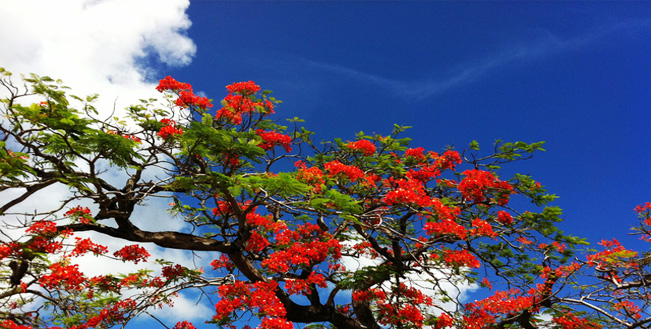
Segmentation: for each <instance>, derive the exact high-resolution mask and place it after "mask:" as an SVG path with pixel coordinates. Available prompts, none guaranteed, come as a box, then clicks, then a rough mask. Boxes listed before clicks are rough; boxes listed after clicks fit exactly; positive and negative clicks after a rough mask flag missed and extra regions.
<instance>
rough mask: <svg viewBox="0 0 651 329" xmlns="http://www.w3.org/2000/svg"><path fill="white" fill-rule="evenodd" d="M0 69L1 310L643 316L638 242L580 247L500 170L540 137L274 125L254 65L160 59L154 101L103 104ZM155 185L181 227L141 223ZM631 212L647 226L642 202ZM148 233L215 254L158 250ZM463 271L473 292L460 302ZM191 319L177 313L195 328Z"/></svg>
mask: <svg viewBox="0 0 651 329" xmlns="http://www.w3.org/2000/svg"><path fill="white" fill-rule="evenodd" d="M1 72H2V79H1V81H0V84H1V86H2V87H3V88H4V94H5V95H7V96H6V97H5V98H4V99H2V109H1V110H2V118H1V120H2V121H1V125H0V136H1V137H2V140H1V141H0V173H1V179H0V193H2V194H0V195H2V198H0V199H1V201H0V215H1V216H2V219H3V223H4V226H3V227H2V243H1V244H0V261H1V264H0V276H1V277H2V279H3V281H2V282H3V285H2V286H0V289H1V290H0V321H2V322H0V326H1V327H6V328H54V327H60V328H108V327H113V326H122V325H125V324H126V323H127V322H128V321H129V320H131V319H133V318H135V317H137V316H140V315H143V314H149V312H150V311H151V310H152V309H155V308H157V307H161V305H163V304H171V303H172V302H173V300H174V296H175V295H176V294H177V293H179V292H182V291H184V290H191V291H195V292H197V293H199V294H201V295H202V296H205V297H208V298H209V300H212V301H213V304H214V309H215V311H214V313H213V314H210V315H207V316H206V319H205V320H206V322H207V323H213V324H214V325H216V326H220V327H224V326H226V327H231V328H234V327H240V326H248V325H251V326H257V327H259V328H283V329H284V328H287V329H289V328H293V327H295V326H298V325H308V324H309V325H310V326H312V327H334V328H339V329H379V328H389V327H390V328H422V327H427V328H527V329H530V328H602V327H603V328H615V327H618V328H619V327H621V328H649V326H650V323H651V317H649V300H650V298H649V297H650V294H649V292H648V291H647V287H649V284H650V283H651V274H649V272H648V264H649V259H651V258H650V257H649V255H648V254H645V253H638V252H635V251H632V250H629V249H626V248H625V247H623V246H622V245H621V244H620V243H619V242H618V241H616V240H612V241H606V240H604V241H602V242H601V246H600V249H599V250H592V251H589V252H588V253H584V254H580V253H577V250H579V248H580V247H581V246H582V245H585V244H586V243H585V242H584V241H583V240H582V239H579V238H577V237H573V236H570V235H566V234H564V233H563V232H561V231H559V230H558V229H557V228H556V224H557V223H558V222H559V221H560V218H559V216H560V214H561V212H560V210H559V209H558V208H557V207H553V206H548V205H547V204H548V203H549V202H550V201H553V199H554V198H555V197H554V196H553V195H549V194H547V193H546V190H545V189H544V187H543V186H542V185H541V184H540V183H538V182H536V181H535V180H534V179H533V178H531V177H529V176H525V175H520V174H516V175H514V176H513V177H503V176H502V175H500V167H501V166H503V165H507V164H508V163H510V162H513V161H517V160H523V159H528V158H530V157H531V156H532V154H533V153H534V152H536V151H539V150H542V142H538V143H531V144H528V143H524V142H515V143H504V142H497V143H496V144H494V145H492V146H491V147H490V148H489V149H488V150H481V151H480V149H479V145H478V144H477V143H476V142H472V143H471V144H470V146H469V148H468V149H467V150H466V151H463V152H458V151H456V150H453V149H443V150H439V151H438V152H435V151H432V150H426V149H424V148H422V147H411V146H410V145H409V139H408V138H405V137H403V135H404V130H405V129H406V128H407V127H401V126H395V127H394V129H393V131H392V132H391V133H390V134H387V135H379V134H376V135H366V134H363V133H359V134H358V135H357V136H356V138H355V140H350V141H343V140H341V139H335V140H333V141H322V142H316V141H314V140H313V133H312V132H311V131H309V130H307V129H306V128H305V127H303V126H302V122H303V121H302V120H300V119H298V118H294V119H290V120H288V121H289V124H288V126H282V125H280V124H279V123H278V122H279V121H277V120H275V119H274V117H273V114H274V112H275V110H276V108H275V107H276V105H277V104H278V103H279V102H278V101H277V100H275V99H274V98H273V97H271V96H270V92H268V91H261V88H260V87H259V86H257V85H256V84H255V83H253V82H251V81H249V82H239V83H233V84H231V85H229V86H227V87H226V89H227V91H228V95H227V96H226V97H225V98H224V99H223V100H222V101H221V103H220V104H219V105H217V106H215V105H216V104H214V103H213V102H212V100H210V99H207V98H206V97H201V96H197V95H195V94H194V93H193V90H192V86H191V85H189V84H187V83H182V82H179V81H176V80H174V79H173V78H171V77H167V78H165V79H163V80H161V81H160V84H159V85H158V87H157V89H158V91H160V92H161V93H162V101H156V100H147V101H143V102H142V103H141V104H139V105H134V106H131V107H129V108H128V109H127V111H126V113H127V114H126V115H125V116H124V117H121V118H111V119H109V120H105V119H101V118H99V111H97V110H96V109H95V107H94V105H93V101H94V100H95V98H96V96H92V97H87V98H80V97H76V96H72V95H69V94H68V93H67V92H68V91H67V89H66V88H65V87H63V86H62V85H61V84H60V82H58V81H54V80H53V79H51V78H48V77H39V76H36V75H32V76H30V77H27V78H23V79H22V81H20V82H16V79H14V78H12V76H11V74H10V73H8V72H6V71H4V70H1ZM116 172H118V173H119V175H121V176H119V175H118V176H119V177H120V178H115V173H116ZM111 173H113V175H109V174H111ZM111 177H112V178H111ZM55 186H59V187H61V186H65V188H66V190H69V193H68V194H67V195H62V196H50V197H51V198H55V197H60V198H61V199H62V200H61V202H60V203H59V204H58V206H56V207H54V209H37V210H36V212H34V211H31V212H25V211H22V210H20V209H21V208H20V206H21V205H22V204H24V203H26V202H29V201H30V200H33V198H34V197H35V195H36V194H37V193H38V192H44V191H47V190H48V188H52V187H55ZM154 198H163V199H167V200H168V201H169V205H170V206H169V209H168V210H169V212H170V213H171V214H172V215H174V217H173V218H174V220H175V221H179V222H180V223H183V225H184V229H183V230H179V231H148V230H145V229H142V228H140V227H138V225H136V223H135V221H134V218H133V212H134V209H136V207H137V206H139V205H143V204H146V202H147V201H149V200H153V199H154ZM527 200H528V201H529V202H528V203H525V202H523V201H527ZM166 203H167V202H166ZM515 204H518V205H520V206H515ZM82 205H86V206H89V207H90V208H93V209H94V210H93V211H91V210H90V208H88V207H85V206H82ZM636 210H637V211H638V212H639V213H640V225H639V226H637V227H636V232H637V233H639V234H640V236H641V238H642V239H646V240H647V241H648V240H650V238H649V225H650V224H651V219H649V210H651V204H648V203H647V204H644V205H641V206H640V207H638V208H637V209H636ZM145 220H148V221H156V220H160V219H159V218H145ZM79 232H86V233H82V234H79ZM88 232H92V234H90V235H89V234H88ZM80 235H81V236H80ZM88 236H91V237H101V236H109V237H112V238H115V239H119V241H122V247H120V248H119V249H115V250H109V248H108V247H107V246H105V245H102V244H100V243H98V242H97V241H93V239H92V238H89V237H88ZM95 240H96V239H95ZM142 243H151V244H155V245H156V246H157V248H169V249H180V250H185V251H191V252H193V253H194V254H195V255H198V256H201V255H204V260H205V258H206V257H207V256H205V255H209V256H210V257H211V258H210V260H211V262H209V265H208V262H205V264H204V266H205V267H203V268H189V267H186V266H182V265H180V264H175V263H173V262H171V261H170V260H164V259H158V260H153V259H151V256H150V254H149V251H151V249H150V250H149V251H148V250H147V249H145V248H144V247H143V246H142V245H141V244H142ZM90 254H93V255H95V256H97V257H105V258H107V259H113V261H123V262H131V263H136V264H141V265H142V264H145V262H147V263H146V264H147V268H146V269H144V268H143V270H140V271H136V272H133V273H126V274H117V273H104V274H101V275H96V276H90V275H86V274H84V273H83V272H82V271H81V270H80V267H79V264H78V263H79V258H78V257H80V256H82V255H90ZM468 286H471V287H474V288H476V289H479V290H478V291H476V292H475V293H477V294H479V295H480V296H481V298H480V299H479V300H476V301H474V302H472V303H465V302H464V301H463V300H462V298H461V297H462V295H461V294H460V293H459V292H460V291H461V290H462V289H463V287H468ZM186 320H187V319H178V323H176V325H175V326H174V327H175V328H177V329H180V328H194V326H193V324H192V323H190V322H188V321H186ZM161 325H162V326H166V327H167V325H166V324H164V323H163V322H162V321H161ZM168 328H169V327H168Z"/></svg>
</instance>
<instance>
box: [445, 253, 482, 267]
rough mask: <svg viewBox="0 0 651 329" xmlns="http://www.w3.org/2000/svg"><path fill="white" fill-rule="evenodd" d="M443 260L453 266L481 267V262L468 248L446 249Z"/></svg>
mask: <svg viewBox="0 0 651 329" xmlns="http://www.w3.org/2000/svg"><path fill="white" fill-rule="evenodd" d="M443 260H444V261H445V262H446V263H447V264H448V265H452V266H466V267H470V268H479V267H481V264H480V263H479V261H478V260H477V258H475V256H473V255H472V254H471V253H469V252H468V250H445V251H444V256H443Z"/></svg>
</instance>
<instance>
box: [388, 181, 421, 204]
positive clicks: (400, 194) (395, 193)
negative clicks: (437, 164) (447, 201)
mask: <svg viewBox="0 0 651 329" xmlns="http://www.w3.org/2000/svg"><path fill="white" fill-rule="evenodd" d="M385 184H386V185H389V186H395V185H398V186H397V187H396V188H394V189H393V190H391V191H389V192H388V193H387V194H386V195H385V196H384V198H382V202H384V203H386V204H387V205H389V206H391V205H394V204H400V203H405V204H408V203H415V204H417V205H419V206H421V207H427V206H429V205H431V204H432V199H431V198H430V197H429V196H427V194H426V193H425V187H424V186H423V183H422V182H421V181H418V180H413V179H398V180H394V179H393V177H391V178H389V179H388V180H385Z"/></svg>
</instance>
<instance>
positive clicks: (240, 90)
mask: <svg viewBox="0 0 651 329" xmlns="http://www.w3.org/2000/svg"><path fill="white" fill-rule="evenodd" d="M226 89H227V90H228V92H229V93H231V94H240V95H244V96H248V95H253V94H255V93H257V92H258V91H260V86H258V85H256V84H255V82H253V81H249V82H233V83H232V84H230V85H228V86H226Z"/></svg>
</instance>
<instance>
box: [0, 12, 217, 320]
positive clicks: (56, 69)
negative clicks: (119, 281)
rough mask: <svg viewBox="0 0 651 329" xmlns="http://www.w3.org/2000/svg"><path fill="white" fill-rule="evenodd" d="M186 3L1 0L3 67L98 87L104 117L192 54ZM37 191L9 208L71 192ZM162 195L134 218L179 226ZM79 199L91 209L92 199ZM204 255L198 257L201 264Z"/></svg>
mask: <svg viewBox="0 0 651 329" xmlns="http://www.w3.org/2000/svg"><path fill="white" fill-rule="evenodd" d="M189 5H190V3H189V1H188V0H138V1H131V0H65V1H51V0H8V1H4V2H3V4H2V6H0V16H1V17H2V20H0V44H2V47H0V67H4V68H5V69H6V70H7V71H10V72H12V73H14V74H15V75H19V74H24V75H28V74H30V73H35V74H38V75H41V76H45V75H47V76H50V77H52V78H55V79H61V80H63V82H64V84H65V85H67V86H69V87H71V88H72V92H71V93H73V94H75V95H78V96H85V95H90V94H94V93H98V94H99V95H100V98H99V100H98V102H97V103H96V104H95V106H96V108H97V110H98V111H99V112H100V117H107V116H108V115H110V114H111V113H112V112H113V111H114V109H115V110H117V113H120V110H121V109H122V108H124V107H126V106H128V105H130V104H133V103H137V102H138V100H139V99H146V98H150V97H153V98H155V97H159V94H158V93H157V92H156V91H155V89H154V87H155V86H156V84H157V81H156V82H152V81H151V80H152V77H156V78H158V76H159V73H157V72H156V70H155V67H161V66H163V67H164V66H167V67H176V66H183V65H187V64H189V63H190V62H191V60H192V57H193V56H194V54H195V52H196V46H195V44H194V42H193V41H192V40H191V39H189V38H188V37H187V36H186V31H187V30H188V28H189V27H190V25H191V22H190V20H189V18H188V16H187V15H186V13H185V12H186V10H187V8H188V6H189ZM14 81H16V82H17V81H19V79H18V78H16V79H14ZM106 175H107V176H109V179H112V180H115V181H116V184H118V185H119V184H120V183H121V182H122V181H123V180H124V173H119V172H116V171H114V170H113V171H109V172H107V173H106ZM19 192H20V191H5V192H3V194H0V198H7V199H11V198H12V197H15V195H13V194H15V193H19ZM37 194H38V195H36V196H35V197H32V198H29V199H28V200H26V201H25V202H23V203H21V204H20V205H19V206H17V207H14V208H12V209H10V211H11V212H14V213H16V212H22V211H24V212H27V213H33V212H36V211H38V210H49V209H55V208H56V207H58V206H59V205H60V202H61V200H62V199H64V198H65V197H66V195H68V194H69V192H68V190H67V188H65V187H64V186H61V185H55V186H53V187H50V188H48V189H47V190H44V191H41V192H39V193H37ZM167 202H168V201H167V200H164V199H156V200H150V202H148V209H144V208H142V207H141V208H139V209H137V210H136V212H135V213H134V217H136V218H135V219H136V220H135V221H136V222H137V225H139V226H140V227H141V228H143V229H146V230H147V229H149V230H154V231H156V230H179V229H181V225H182V224H183V222H182V221H181V220H179V219H174V218H172V217H171V216H170V215H169V214H167V213H166V212H165V209H166V208H167ZM80 204H81V205H84V206H89V207H90V208H91V209H93V205H92V204H90V202H85V201H82V202H80ZM64 210H65V209H64ZM93 210H95V209H93ZM14 217H15V216H13V215H7V216H4V218H2V221H5V222H6V221H15V220H17V219H19V218H14ZM109 225H110V224H109ZM10 233H13V234H19V233H20V232H10ZM13 234H12V235H13ZM78 236H84V237H85V236H91V237H92V238H93V240H94V241H96V242H99V243H102V244H105V245H107V246H109V248H110V250H111V251H115V250H117V249H119V248H121V247H122V246H124V245H127V244H130V243H125V242H124V241H116V240H115V239H111V238H108V237H102V236H100V235H98V234H94V233H81V234H78ZM12 237H13V238H16V237H17V236H12ZM144 246H145V247H146V248H147V249H148V250H149V252H150V253H151V254H152V257H151V259H152V260H153V259H155V258H165V259H168V260H171V261H173V262H175V263H179V264H182V265H184V266H188V267H191V268H193V267H195V264H193V260H194V259H193V257H192V255H191V253H189V252H183V251H178V250H166V249H162V248H156V247H155V246H154V245H152V244H146V245H144ZM78 261H79V263H80V266H81V268H82V269H83V270H85V271H86V272H87V273H86V274H87V275H89V276H92V275H98V274H100V273H104V274H105V273H110V272H113V273H116V272H117V273H127V272H130V271H135V270H137V269H139V268H142V266H141V265H137V266H136V265H133V264H128V263H122V262H119V261H110V260H107V259H105V258H97V257H92V256H88V257H83V258H82V259H79V260H78ZM209 261H210V259H202V260H201V262H202V264H199V266H203V265H204V264H203V262H209ZM146 265H148V264H146ZM154 268H156V267H154ZM207 313H210V310H209V309H208V308H207V307H206V306H205V305H195V304H194V301H193V300H192V299H191V298H189V297H188V296H186V295H180V296H179V298H178V300H177V302H176V307H175V308H172V309H165V310H161V311H159V312H158V313H156V314H157V315H158V316H159V317H161V318H163V319H166V320H170V321H174V320H178V319H194V318H196V317H197V316H203V317H205V315H206V314H207Z"/></svg>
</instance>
